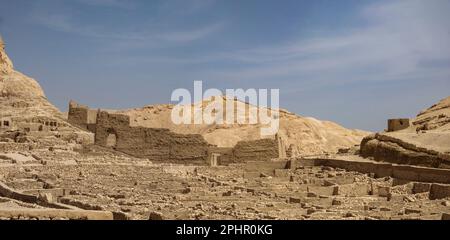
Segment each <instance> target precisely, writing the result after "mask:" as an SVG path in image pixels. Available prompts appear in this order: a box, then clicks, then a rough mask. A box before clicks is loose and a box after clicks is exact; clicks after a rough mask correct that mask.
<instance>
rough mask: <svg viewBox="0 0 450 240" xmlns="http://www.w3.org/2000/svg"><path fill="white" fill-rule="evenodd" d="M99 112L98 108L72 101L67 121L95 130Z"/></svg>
mask: <svg viewBox="0 0 450 240" xmlns="http://www.w3.org/2000/svg"><path fill="white" fill-rule="evenodd" d="M97 113H98V111H97V110H94V109H89V107H87V106H84V105H80V104H78V103H76V102H74V101H70V103H69V113H68V117H67V121H68V122H69V123H71V124H73V125H75V126H78V127H81V128H83V129H86V130H89V131H91V132H95V124H96V122H97Z"/></svg>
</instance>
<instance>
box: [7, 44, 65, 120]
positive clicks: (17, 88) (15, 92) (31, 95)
mask: <svg viewBox="0 0 450 240" xmlns="http://www.w3.org/2000/svg"><path fill="white" fill-rule="evenodd" d="M0 112H1V115H2V116H8V117H12V118H21V119H25V118H31V117H39V116H45V117H49V118H58V119H62V115H61V113H60V111H59V110H58V109H57V108H56V107H54V106H53V105H52V104H51V103H50V102H49V101H48V100H47V99H46V97H45V94H44V91H43V90H42V88H41V86H40V85H39V83H38V82H37V81H36V80H34V79H32V78H30V77H28V76H26V75H24V74H22V73H20V72H18V71H17V70H15V69H14V66H13V63H12V61H11V60H10V59H9V57H8V55H7V54H6V51H5V44H4V42H3V41H2V40H1V39H0Z"/></svg>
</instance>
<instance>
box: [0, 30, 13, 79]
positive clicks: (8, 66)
mask: <svg viewBox="0 0 450 240" xmlns="http://www.w3.org/2000/svg"><path fill="white" fill-rule="evenodd" d="M12 71H13V64H12V62H11V60H10V59H9V57H8V55H6V53H5V44H4V42H3V40H2V38H1V37H0V73H3V74H7V73H10V72H12Z"/></svg>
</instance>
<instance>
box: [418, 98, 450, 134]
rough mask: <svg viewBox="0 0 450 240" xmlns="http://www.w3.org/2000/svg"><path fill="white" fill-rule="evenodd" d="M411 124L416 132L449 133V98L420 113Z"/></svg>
mask: <svg viewBox="0 0 450 240" xmlns="http://www.w3.org/2000/svg"><path fill="white" fill-rule="evenodd" d="M413 124H414V127H416V129H418V130H425V131H426V130H441V131H450V97H447V98H444V99H442V100H441V101H439V103H437V104H434V105H433V106H431V107H430V108H428V109H426V110H424V111H422V112H420V113H419V114H418V115H417V117H416V118H415V119H414V120H413Z"/></svg>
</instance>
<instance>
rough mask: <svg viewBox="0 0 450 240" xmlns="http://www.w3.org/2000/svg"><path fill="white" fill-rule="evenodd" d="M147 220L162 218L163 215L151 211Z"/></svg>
mask: <svg viewBox="0 0 450 240" xmlns="http://www.w3.org/2000/svg"><path fill="white" fill-rule="evenodd" d="M148 220H164V217H163V214H162V213H160V212H151V213H150V216H149V218H148Z"/></svg>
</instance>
